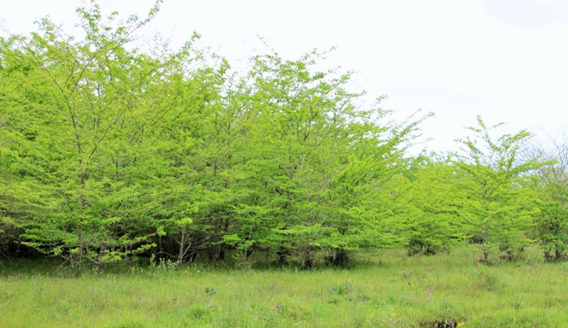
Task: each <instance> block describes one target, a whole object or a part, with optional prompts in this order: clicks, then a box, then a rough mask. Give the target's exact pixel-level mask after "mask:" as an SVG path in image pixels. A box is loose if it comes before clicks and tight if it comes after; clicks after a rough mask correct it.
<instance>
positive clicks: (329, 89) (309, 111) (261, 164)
mask: <svg viewBox="0 0 568 328" xmlns="http://www.w3.org/2000/svg"><path fill="white" fill-rule="evenodd" d="M318 56H319V54H318V53H316V52H312V53H309V54H306V55H305V56H304V57H302V58H301V59H300V60H297V61H286V60H283V59H281V58H280V57H278V55H276V54H274V55H267V56H258V57H255V58H254V66H253V69H252V71H251V73H250V78H251V81H252V82H251V85H252V89H251V91H250V97H251V99H250V102H249V103H250V106H251V108H250V114H249V115H250V116H251V117H252V119H251V121H250V124H251V126H250V128H249V129H248V131H247V136H248V140H247V143H248V145H249V146H250V147H251V149H254V150H255V152H254V154H251V156H250V157H249V161H248V163H247V164H246V165H245V166H244V167H243V171H242V172H243V174H244V176H245V177H244V179H243V181H244V182H246V183H248V187H250V188H251V189H250V190H249V192H250V194H251V195H252V196H253V197H252V198H251V200H254V203H253V204H249V205H240V206H239V209H238V210H237V218H236V219H237V221H240V222H241V227H242V230H241V231H239V232H237V233H235V234H233V235H230V236H226V241H227V242H230V243H232V244H233V245H240V246H237V247H239V248H243V249H245V250H248V251H250V250H251V249H253V248H255V247H256V248H266V247H268V248H270V249H273V251H274V252H275V253H277V254H278V256H279V260H280V261H281V262H283V261H284V257H285V256H286V255H287V254H293V255H295V257H296V258H297V259H298V260H299V261H300V262H301V263H302V266H304V267H312V266H313V265H314V264H315V261H316V255H317V254H318V252H319V251H321V250H327V251H329V252H330V260H331V262H333V263H335V264H343V263H345V262H346V261H347V255H346V251H349V250H355V249H359V248H360V247H377V246H379V247H383V246H387V244H388V243H387V241H388V240H390V239H393V238H394V237H393V235H394V234H393V229H389V228H388V227H387V226H388V224H387V223H386V222H388V221H389V220H390V217H389V216H388V215H386V213H388V212H389V209H388V206H385V204H382V203H380V202H379V201H378V199H380V196H379V195H378V194H379V193H385V192H386V190H384V189H383V188H384V184H385V182H387V181H388V180H389V179H391V178H392V177H394V176H395V175H396V173H397V172H399V171H400V169H401V167H403V166H402V162H403V161H404V155H403V154H404V145H405V143H406V142H408V141H409V140H411V139H412V136H413V133H414V132H415V130H416V127H417V125H418V124H419V122H420V121H421V120H422V119H423V118H420V119H416V120H414V121H412V120H409V121H408V122H405V123H404V124H399V125H396V124H392V123H388V122H385V118H386V116H387V114H388V112H387V111H384V110H382V109H379V108H378V107H375V108H372V109H369V110H365V109H361V108H358V107H357V106H355V104H354V102H355V100H356V99H357V98H358V97H360V94H356V93H350V92H348V91H347V90H346V85H347V83H348V82H349V79H350V74H343V75H342V74H339V73H338V72H337V70H331V71H327V72H315V71H314V69H313V67H314V65H315V64H316V59H317V57H318ZM391 228H392V226H391ZM387 236H390V237H387ZM394 239H396V238H394ZM245 252H246V251H245Z"/></svg>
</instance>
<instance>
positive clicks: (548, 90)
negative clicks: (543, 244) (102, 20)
mask: <svg viewBox="0 0 568 328" xmlns="http://www.w3.org/2000/svg"><path fill="white" fill-rule="evenodd" d="M99 3H100V5H101V7H102V9H103V11H104V12H105V13H110V12H111V11H114V10H116V11H119V12H120V13H121V14H124V15H125V16H126V15H129V14H132V13H136V14H139V15H141V16H143V15H144V14H146V13H147V12H148V10H149V8H150V7H151V5H152V4H153V1H152V0H100V1H99ZM80 5H81V2H80V1H78V0H51V1H48V0H18V1H7V0H0V8H2V11H1V12H0V20H2V21H3V22H2V25H3V26H4V28H8V29H9V30H10V31H11V32H16V33H28V32H30V31H31V30H33V28H34V26H33V24H32V22H33V21H34V20H36V19H38V18H40V17H43V16H46V15H49V16H50V17H51V18H52V20H54V21H55V22H56V23H63V26H64V28H66V29H67V30H68V31H71V30H72V28H73V23H74V22H75V21H76V15H75V8H76V7H78V6H80ZM155 31H159V32H160V33H161V34H162V35H164V36H171V39H172V43H173V45H174V46H180V45H181V44H182V43H183V42H184V41H185V40H187V39H188V38H189V36H190V35H191V33H192V32H193V31H197V32H198V33H200V34H201V35H202V37H203V38H202V41H201V44H203V45H208V46H211V47H212V49H213V50H214V51H215V52H217V53H219V54H221V55H223V56H225V57H227V58H228V59H229V61H230V62H231V63H233V64H236V63H237V60H239V59H246V58H247V57H248V56H249V55H250V54H251V53H252V51H253V49H254V48H255V47H258V46H259V42H258V41H256V37H257V35H260V36H264V37H265V40H266V42H267V43H268V44H269V45H270V46H271V47H272V48H274V49H275V50H276V51H277V52H278V53H279V54H280V55H281V56H283V57H284V58H286V59H295V58H297V57H298V56H300V55H301V54H303V53H305V52H308V51H310V50H312V49H313V48H318V49H320V50H327V49H329V48H331V47H332V46H336V47H337V49H336V50H335V51H333V52H332V53H331V54H330V55H329V57H328V64H329V65H330V66H342V67H343V68H345V69H349V70H355V71H356V72H357V73H356V75H355V77H354V80H353V87H354V88H356V89H358V90H361V89H363V90H366V91H367V93H368V97H369V102H372V99H374V98H375V97H377V96H379V95H382V94H386V95H388V100H387V101H385V102H384V107H386V108H390V109H393V110H395V112H396V113H397V114H396V117H397V118H404V117H405V116H407V115H409V114H410V113H412V112H413V111H415V110H417V109H420V108H421V109H422V110H424V111H425V112H429V111H432V112H435V114H436V116H435V117H434V118H432V119H430V120H429V121H427V122H426V123H425V124H424V125H423V131H424V135H425V136H426V137H430V138H432V139H433V140H432V141H431V142H429V143H428V148H429V149H432V150H436V151H444V150H455V149H456V148H457V147H456V144H455V142H454V141H453V140H454V138H456V137H461V136H463V135H464V129H463V127H464V126H469V125H474V124H475V123H476V115H478V114H480V115H482V117H483V118H484V120H485V121H486V122H487V123H489V124H493V123H498V122H502V121H503V122H506V123H507V127H508V128H507V129H510V130H519V129H528V130H530V131H532V132H534V133H536V134H540V135H543V134H544V133H548V134H554V133H555V131H557V130H558V129H559V128H560V127H561V126H562V125H566V124H567V123H568V43H567V41H566V40H567V39H568V1H566V0H532V1H531V0H459V1H458V0H429V1H425V0H388V1H387V0H375V1H358V0H351V1H330V0H327V1H315V0H303V1H298V0H287V1H270V0H256V1H253V0H242V1H238V0H222V1H220V0H219V1H189V0H186V1H184V0H165V3H164V4H163V6H162V11H161V12H160V14H159V15H158V17H157V19H156V20H155V21H154V22H153V23H152V24H151V26H150V27H149V28H148V29H147V33H148V35H150V34H152V32H155ZM235 66H237V65H235Z"/></svg>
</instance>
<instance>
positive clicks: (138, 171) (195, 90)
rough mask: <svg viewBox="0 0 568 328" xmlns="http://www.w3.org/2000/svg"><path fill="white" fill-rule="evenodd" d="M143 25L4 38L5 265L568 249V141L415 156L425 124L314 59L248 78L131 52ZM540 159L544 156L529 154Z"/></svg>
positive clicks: (253, 72) (88, 22)
mask: <svg viewBox="0 0 568 328" xmlns="http://www.w3.org/2000/svg"><path fill="white" fill-rule="evenodd" d="M158 11H159V2H158V3H157V4H156V6H155V7H154V8H152V10H151V11H150V13H149V15H148V17H146V18H144V19H140V18H138V17H136V16H132V17H129V18H128V19H127V20H126V21H125V22H119V21H118V15H117V14H116V13H113V14H111V15H110V16H109V17H103V14H102V13H101V11H100V9H99V8H98V6H97V5H96V4H93V5H92V7H90V8H81V9H78V14H79V16H80V18H81V26H82V31H83V37H82V38H81V39H79V40H76V39H74V38H73V37H70V36H67V35H66V34H65V33H64V32H63V31H62V30H61V29H60V28H59V27H58V26H57V25H55V24H54V23H52V22H50V21H49V20H47V19H44V20H42V21H40V22H39V23H38V32H35V33H32V35H31V36H29V37H23V36H18V35H12V36H7V37H3V38H0V94H1V98H0V254H1V255H3V256H4V257H7V258H10V257H14V256H30V255H34V254H35V255H37V254H46V255H50V256H58V257H62V258H63V259H65V261H66V263H67V264H68V265H69V266H71V268H72V269H73V270H74V271H76V272H80V271H81V270H82V268H83V266H84V265H96V266H101V265H106V264H110V263H115V262H120V261H123V260H125V259H128V258H130V257H132V256H134V255H147V256H149V255H154V256H156V257H158V258H165V259H171V260H173V261H177V262H178V263H180V264H181V263H183V262H187V261H193V260H195V259H196V257H197V256H200V257H202V258H207V259H209V260H210V261H223V260H224V259H225V257H226V256H227V255H226V254H227V252H229V251H230V253H231V256H233V257H235V258H236V259H237V261H238V263H241V264H242V265H244V266H248V265H250V263H251V255H252V254H254V253H266V254H267V255H268V256H269V257H270V258H272V260H273V261H275V262H278V263H282V264H283V263H288V262H295V263H299V264H300V265H301V266H303V267H306V268H309V267H312V266H314V265H316V264H317V263H318V262H323V261H326V262H327V263H329V264H332V265H342V264H345V263H346V262H347V261H348V260H349V255H350V254H352V252H353V251H356V250H359V249H363V248H388V247H402V246H404V247H407V248H408V250H409V254H410V255H415V254H435V253H437V252H440V251H445V250H448V249H450V248H451V247H452V246H455V245H458V244H461V243H464V242H476V243H479V244H480V247H481V251H482V254H483V257H482V258H481V259H480V260H481V261H488V260H489V259H490V254H492V253H494V252H499V253H500V255H501V257H502V258H504V259H508V260H514V259H516V258H517V257H518V255H519V254H520V252H521V251H522V250H523V248H524V247H525V246H527V245H529V244H531V243H535V242H539V243H540V244H541V245H542V246H543V247H544V248H543V249H544V254H545V257H546V259H547V260H563V259H565V257H566V248H567V245H568V235H567V232H568V229H567V228H568V227H567V226H566V223H567V222H568V209H567V203H566V200H567V191H568V179H567V171H568V170H567V169H568V167H567V166H566V165H567V164H568V163H567V162H568V159H567V152H568V147H566V145H568V144H567V143H563V144H558V145H556V146H557V147H556V148H555V149H556V150H557V152H556V153H554V152H552V153H551V152H548V151H546V149H545V148H543V147H536V146H528V144H527V143H526V141H527V140H528V139H529V138H530V134H529V133H528V132H526V131H521V132H519V133H517V134H513V135H507V134H506V135H502V136H495V135H494V134H495V133H493V132H492V130H493V128H494V127H490V126H486V125H485V123H484V122H483V121H482V120H481V119H479V120H478V126H477V127H476V128H472V129H471V130H472V131H471V132H472V133H473V134H472V136H471V137H470V138H467V139H463V140H458V142H460V143H461V144H462V145H463V150H462V151H461V152H460V154H450V155H443V156H442V155H436V154H422V155H420V156H410V155H409V154H408V152H407V148H408V147H409V146H410V145H411V144H412V142H413V140H415V138H416V136H417V135H418V133H419V125H420V123H421V122H422V121H423V120H424V119H426V118H427V117H428V116H430V115H429V114H426V115H423V116H420V114H419V113H417V114H416V115H414V116H412V117H410V118H409V119H408V120H406V121H405V122H402V123H396V122H394V121H392V120H391V119H390V118H389V114H390V112H389V111H387V110H383V109H381V108H380V106H379V101H380V99H379V101H377V104H376V105H375V106H371V107H369V108H366V107H364V106H360V105H359V103H360V101H359V100H360V99H361V97H362V95H363V93H355V92H352V91H350V90H349V88H348V84H349V81H350V77H351V75H350V73H342V72H341V71H340V70H329V71H318V70H317V69H316V68H317V64H318V63H319V61H320V54H319V53H317V52H315V51H314V52H312V53H309V54H306V55H305V56H303V57H302V58H300V59H299V60H295V61H290V60H284V59H282V58H280V57H279V56H278V55H277V54H269V55H262V56H256V57H253V58H251V60H250V68H249V70H248V71H246V72H234V71H233V70H232V69H231V67H230V66H229V63H228V62H227V61H225V60H224V59H222V58H218V57H216V56H214V55H211V54H209V53H208V52H207V51H206V49H200V48H198V47H196V46H195V45H194V41H195V40H196V39H197V38H198V37H199V36H198V35H194V36H193V37H192V39H191V40H190V42H188V43H187V44H186V45H185V46H184V47H182V48H181V49H180V50H176V51H174V50H172V49H171V48H170V47H169V45H168V44H167V42H163V41H160V39H158V38H157V39H154V42H153V44H152V45H150V46H146V47H145V48H139V47H137V46H136V44H138V43H137V42H136V37H137V32H138V31H139V30H140V29H141V28H142V27H144V26H145V25H147V24H148V23H149V22H150V21H151V19H152V18H153V17H154V16H155V15H156V14H157V13H158ZM529 150H530V151H529Z"/></svg>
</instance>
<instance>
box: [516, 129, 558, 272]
mask: <svg viewBox="0 0 568 328" xmlns="http://www.w3.org/2000/svg"><path fill="white" fill-rule="evenodd" d="M525 155H526V157H527V159H529V160H530V159H533V158H539V159H541V160H545V161H547V162H549V163H551V165H547V166H543V167H541V168H539V170H538V171H537V172H536V173H537V174H536V176H535V181H534V184H533V188H534V191H535V192H536V193H537V194H538V197H539V201H540V202H539V205H540V209H541V211H540V213H539V215H538V217H537V218H538V219H537V226H536V232H537V238H539V239H540V242H541V245H542V247H543V250H544V258H545V260H546V261H565V260H566V259H567V254H566V251H567V250H568V136H567V135H566V132H564V133H563V134H562V135H561V137H560V138H558V139H556V140H555V139H553V138H550V147H547V146H544V145H542V144H536V143H535V144H531V145H527V146H526V153H525Z"/></svg>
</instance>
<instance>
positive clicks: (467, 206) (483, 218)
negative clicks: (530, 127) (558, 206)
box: [456, 117, 546, 261]
mask: <svg viewBox="0 0 568 328" xmlns="http://www.w3.org/2000/svg"><path fill="white" fill-rule="evenodd" d="M478 124H479V126H478V127H475V128H473V127H472V128H469V130H470V131H472V132H473V133H474V134H475V137H473V138H467V139H461V140H458V141H459V142H460V143H461V144H462V145H463V146H464V147H463V149H462V154H461V156H460V160H458V161H456V165H458V167H459V169H460V171H461V174H462V175H463V180H462V181H461V183H460V184H459V187H460V188H462V189H463V190H465V191H466V193H467V195H466V196H465V197H464V198H461V202H462V205H463V207H462V209H461V210H460V212H459V214H460V216H462V217H463V218H464V220H465V222H467V223H468V224H469V226H470V227H471V231H470V233H471V234H472V236H473V237H476V238H478V239H481V241H482V243H483V247H482V250H483V256H484V257H483V260H484V261H487V260H488V258H489V253H490V250H491V248H493V247H497V246H498V247H499V250H500V251H501V252H503V254H502V256H503V257H504V258H506V259H514V258H516V257H517V256H518V254H519V252H522V250H523V248H524V247H525V246H526V245H527V244H528V243H529V242H530V239H529V238H528V236H527V234H526V232H527V231H528V229H529V227H531V225H532V224H533V223H534V217H535V216H536V215H537V214H538V212H539V210H538V207H537V204H536V198H535V195H534V193H532V192H531V191H530V189H528V188H523V179H524V177H525V176H526V174H527V173H530V172H533V171H534V170H536V169H538V168H539V167H541V166H543V165H545V164H546V163H545V162H537V161H536V160H528V161H521V160H520V158H519V150H520V145H521V144H522V143H523V141H524V140H526V139H527V138H529V137H530V133H528V132H526V131H521V132H518V133H516V134H514V135H510V134H504V135H501V136H498V137H495V136H494V135H492V131H493V130H494V129H495V128H497V127H499V126H500V125H496V126H493V127H489V126H487V125H486V124H485V123H484V122H483V120H482V119H481V118H480V117H478Z"/></svg>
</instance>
